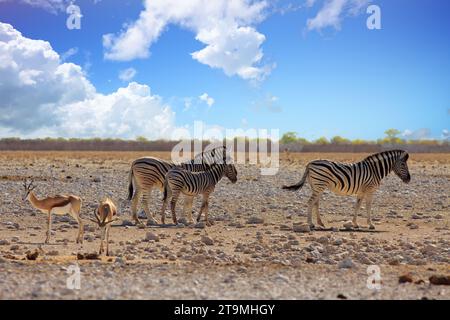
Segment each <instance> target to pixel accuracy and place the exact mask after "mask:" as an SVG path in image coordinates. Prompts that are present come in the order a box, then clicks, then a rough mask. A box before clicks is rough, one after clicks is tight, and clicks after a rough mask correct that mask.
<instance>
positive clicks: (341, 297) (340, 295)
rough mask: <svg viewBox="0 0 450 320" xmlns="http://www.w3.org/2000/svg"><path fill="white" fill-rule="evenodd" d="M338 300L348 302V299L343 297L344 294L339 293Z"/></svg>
mask: <svg viewBox="0 0 450 320" xmlns="http://www.w3.org/2000/svg"><path fill="white" fill-rule="evenodd" d="M337 298H338V299H342V300H347V297H346V296H345V295H343V294H342V293H339V294H338V295H337Z"/></svg>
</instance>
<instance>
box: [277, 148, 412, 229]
mask: <svg viewBox="0 0 450 320" xmlns="http://www.w3.org/2000/svg"><path fill="white" fill-rule="evenodd" d="M408 157H409V155H408V153H407V152H406V151H403V150H391V151H385V152H381V153H377V154H374V155H371V156H369V157H367V158H365V159H364V160H362V161H360V162H356V163H351V164H347V163H338V162H333V161H328V160H315V161H311V162H310V163H308V165H307V166H306V170H305V173H304V174H303V177H302V179H301V180H300V182H299V183H297V184H294V185H291V186H284V187H283V189H288V190H298V189H300V188H301V187H303V185H304V183H305V181H306V179H308V182H309V184H310V186H311V189H312V195H311V198H310V199H309V201H308V224H310V225H311V226H313V224H312V211H313V210H314V211H315V212H316V215H317V223H318V224H319V225H320V226H323V223H322V221H321V219H320V214H319V199H320V195H321V194H322V192H323V191H325V190H326V189H329V190H331V191H333V192H334V193H336V194H339V195H356V196H357V201H356V206H355V212H354V217H353V225H354V226H355V227H358V225H357V223H356V217H357V215H358V210H359V208H360V207H361V202H362V200H363V199H365V200H366V210H367V222H368V225H369V227H370V228H371V229H373V228H374V226H373V224H372V221H371V218H370V211H371V204H372V198H373V193H374V192H375V191H376V189H377V188H378V187H379V185H380V183H381V180H382V179H383V178H384V177H386V176H387V175H388V174H389V173H390V172H391V171H394V172H395V174H396V175H397V176H398V177H399V178H400V179H402V181H403V182H405V183H408V182H409V181H410V180H411V176H410V174H409V170H408V165H407V160H408Z"/></svg>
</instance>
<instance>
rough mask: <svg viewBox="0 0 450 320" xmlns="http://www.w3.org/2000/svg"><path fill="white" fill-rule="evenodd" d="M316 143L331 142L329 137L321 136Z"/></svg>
mask: <svg viewBox="0 0 450 320" xmlns="http://www.w3.org/2000/svg"><path fill="white" fill-rule="evenodd" d="M314 143H316V144H329V143H330V142H329V141H328V139H327V138H325V137H320V138H319V139H317V140H316V141H314Z"/></svg>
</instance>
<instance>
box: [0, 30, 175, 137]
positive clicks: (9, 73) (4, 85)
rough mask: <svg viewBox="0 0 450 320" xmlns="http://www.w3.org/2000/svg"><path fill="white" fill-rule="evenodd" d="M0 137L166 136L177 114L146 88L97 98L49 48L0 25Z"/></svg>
mask: <svg viewBox="0 0 450 320" xmlns="http://www.w3.org/2000/svg"><path fill="white" fill-rule="evenodd" d="M0 61H2V63H1V64H0V97H2V98H1V99H0V132H1V134H2V135H3V136H7V135H10V136H11V135H20V136H27V137H36V136H40V137H42V136H63V137H93V136H98V137H121V138H134V137H136V136H139V135H144V136H147V137H149V138H158V137H164V136H168V135H169V132H170V131H171V130H172V129H173V128H174V118H175V114H174V113H173V112H172V111H171V108H170V107H169V106H168V105H165V104H164V103H163V101H162V99H161V98H160V97H159V96H157V95H154V94H152V93H151V90H150V88H149V87H148V86H147V85H142V84H138V83H135V82H132V83H130V84H129V85H128V86H127V87H125V88H119V89H118V90H117V91H115V92H113V93H111V94H102V93H98V92H97V91H96V89H95V87H94V86H93V85H92V84H91V82H90V81H89V80H88V79H87V78H86V75H85V74H84V72H83V70H82V68H81V67H80V66H78V65H76V64H73V63H65V62H62V60H61V58H60V56H59V55H58V53H57V52H55V51H54V50H53V49H52V47H51V45H50V44H49V43H48V42H46V41H42V40H33V39H29V38H26V37H24V36H23V35H22V34H21V33H20V32H19V31H17V30H15V29H14V28H13V27H12V26H11V25H9V24H6V23H0Z"/></svg>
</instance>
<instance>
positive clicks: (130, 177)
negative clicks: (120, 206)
mask: <svg viewBox="0 0 450 320" xmlns="http://www.w3.org/2000/svg"><path fill="white" fill-rule="evenodd" d="M133 180H134V175H133V168H131V169H130V174H129V175H128V200H131V199H133V191H134V190H133Z"/></svg>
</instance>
